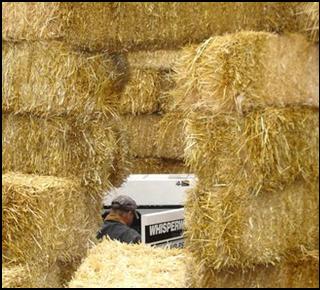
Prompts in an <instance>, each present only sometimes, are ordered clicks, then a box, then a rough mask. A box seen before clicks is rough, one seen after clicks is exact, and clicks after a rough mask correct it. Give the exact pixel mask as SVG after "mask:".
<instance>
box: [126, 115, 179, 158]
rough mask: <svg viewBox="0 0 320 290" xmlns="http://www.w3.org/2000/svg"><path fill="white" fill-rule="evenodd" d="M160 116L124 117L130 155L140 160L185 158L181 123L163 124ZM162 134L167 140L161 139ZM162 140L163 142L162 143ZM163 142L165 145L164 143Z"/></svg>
mask: <svg viewBox="0 0 320 290" xmlns="http://www.w3.org/2000/svg"><path fill="white" fill-rule="evenodd" d="M162 118H163V117H162V116H160V115H155V114H154V115H141V116H124V117H122V122H123V126H124V128H125V131H126V134H127V136H128V142H129V148H130V155H131V156H132V157H138V158H152V157H157V158H167V159H182V158H183V140H182V139H181V135H182V134H183V131H182V126H181V124H180V123H181V122H179V123H178V124H176V123H174V122H170V123H169V122H167V121H164V122H165V123H161V122H162ZM159 126H162V129H161V134H163V136H165V137H166V139H165V138H164V137H163V138H162V137H161V138H162V139H160V140H157V139H158V138H160V135H159V134H160V130H159ZM161 140H162V141H161ZM162 142H163V143H162Z"/></svg>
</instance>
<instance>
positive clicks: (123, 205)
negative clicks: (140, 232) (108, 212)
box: [111, 195, 137, 226]
mask: <svg viewBox="0 0 320 290" xmlns="http://www.w3.org/2000/svg"><path fill="white" fill-rule="evenodd" d="M111 209H112V211H113V212H114V213H117V214H118V215H119V216H120V217H121V219H122V220H123V221H124V222H125V223H126V224H127V225H128V226H131V225H132V223H133V221H134V218H135V216H136V209H137V204H136V202H135V201H134V200H133V199H132V198H131V197H129V196H125V195H119V196H118V197H116V198H115V199H114V200H113V201H112V203H111Z"/></svg>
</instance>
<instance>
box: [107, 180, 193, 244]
mask: <svg viewBox="0 0 320 290" xmlns="http://www.w3.org/2000/svg"><path fill="white" fill-rule="evenodd" d="M195 182H196V180H195V176H194V175H193V174H132V175H130V176H129V177H128V179H127V181H126V182H125V183H124V184H123V185H122V186H121V187H119V188H116V189H113V190H112V191H110V192H108V193H107V194H106V196H105V198H104V200H103V204H104V208H105V209H108V208H110V205H111V201H112V200H113V199H114V198H115V197H116V196H118V195H127V196H130V197H131V198H133V199H134V200H135V201H136V203H137V205H138V210H137V211H138V212H139V214H140V215H141V219H140V221H139V230H140V232H141V239H142V242H143V243H145V244H151V245H154V246H160V247H183V231H184V203H185V201H186V197H187V194H188V191H189V190H190V189H192V188H193V187H194V185H195Z"/></svg>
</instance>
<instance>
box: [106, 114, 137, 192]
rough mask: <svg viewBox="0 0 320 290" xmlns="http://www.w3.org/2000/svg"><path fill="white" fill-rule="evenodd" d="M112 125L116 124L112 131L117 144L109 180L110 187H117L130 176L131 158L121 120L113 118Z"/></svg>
mask: <svg viewBox="0 0 320 290" xmlns="http://www.w3.org/2000/svg"><path fill="white" fill-rule="evenodd" d="M114 123H116V124H115V125H114V126H113V131H114V132H115V134H116V138H117V144H116V147H115V151H114V160H113V164H112V168H111V170H110V177H109V180H110V183H111V184H112V186H114V187H119V186H120V185H121V184H122V183H124V182H125V180H126V178H127V177H128V176H129V174H130V170H131V166H132V163H131V162H132V156H131V155H130V148H129V140H128V135H127V134H126V132H125V130H124V128H122V124H121V119H119V118H115V119H114Z"/></svg>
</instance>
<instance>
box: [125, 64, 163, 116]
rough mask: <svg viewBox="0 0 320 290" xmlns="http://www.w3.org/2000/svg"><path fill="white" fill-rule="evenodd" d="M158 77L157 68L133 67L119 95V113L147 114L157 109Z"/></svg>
mask: <svg viewBox="0 0 320 290" xmlns="http://www.w3.org/2000/svg"><path fill="white" fill-rule="evenodd" d="M160 77H161V74H160V72H159V71H158V70H154V69H141V68H137V69H133V70H131V77H130V80H129V82H128V84H127V85H126V87H125V89H124V91H123V93H122V94H121V97H120V111H119V112H120V114H123V115H125V114H132V115H138V114H148V113H154V112H157V111H159V104H158V99H159V94H160Z"/></svg>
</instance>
